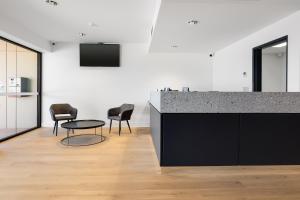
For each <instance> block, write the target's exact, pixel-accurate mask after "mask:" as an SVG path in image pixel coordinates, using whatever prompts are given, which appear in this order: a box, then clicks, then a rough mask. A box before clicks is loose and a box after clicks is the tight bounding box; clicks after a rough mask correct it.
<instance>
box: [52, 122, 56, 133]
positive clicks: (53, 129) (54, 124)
mask: <svg viewBox="0 0 300 200" xmlns="http://www.w3.org/2000/svg"><path fill="white" fill-rule="evenodd" d="M55 128H56V121H55V122H54V127H53V132H52V133H53V134H54V133H55Z"/></svg>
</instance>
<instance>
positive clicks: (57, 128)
mask: <svg viewBox="0 0 300 200" xmlns="http://www.w3.org/2000/svg"><path fill="white" fill-rule="evenodd" d="M57 129H58V122H56V136H57Z"/></svg>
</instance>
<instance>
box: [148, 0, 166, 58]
mask: <svg viewBox="0 0 300 200" xmlns="http://www.w3.org/2000/svg"><path fill="white" fill-rule="evenodd" d="M161 4H162V0H157V1H156V5H155V11H154V16H153V22H152V28H151V32H150V34H149V39H148V47H147V52H148V53H150V48H151V42H152V38H153V37H152V36H153V34H154V31H155V25H156V22H157V18H158V15H159V11H160V7H161Z"/></svg>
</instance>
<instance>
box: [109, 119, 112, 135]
mask: <svg viewBox="0 0 300 200" xmlns="http://www.w3.org/2000/svg"><path fill="white" fill-rule="evenodd" d="M111 124H112V119H111V120H110V125H109V133H110V132H111Z"/></svg>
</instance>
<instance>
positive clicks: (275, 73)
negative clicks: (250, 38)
mask: <svg viewBox="0 0 300 200" xmlns="http://www.w3.org/2000/svg"><path fill="white" fill-rule="evenodd" d="M285 58H286V54H281V56H278V54H276V53H274V54H263V55H262V91H263V92H285V91H286V59H285Z"/></svg>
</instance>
